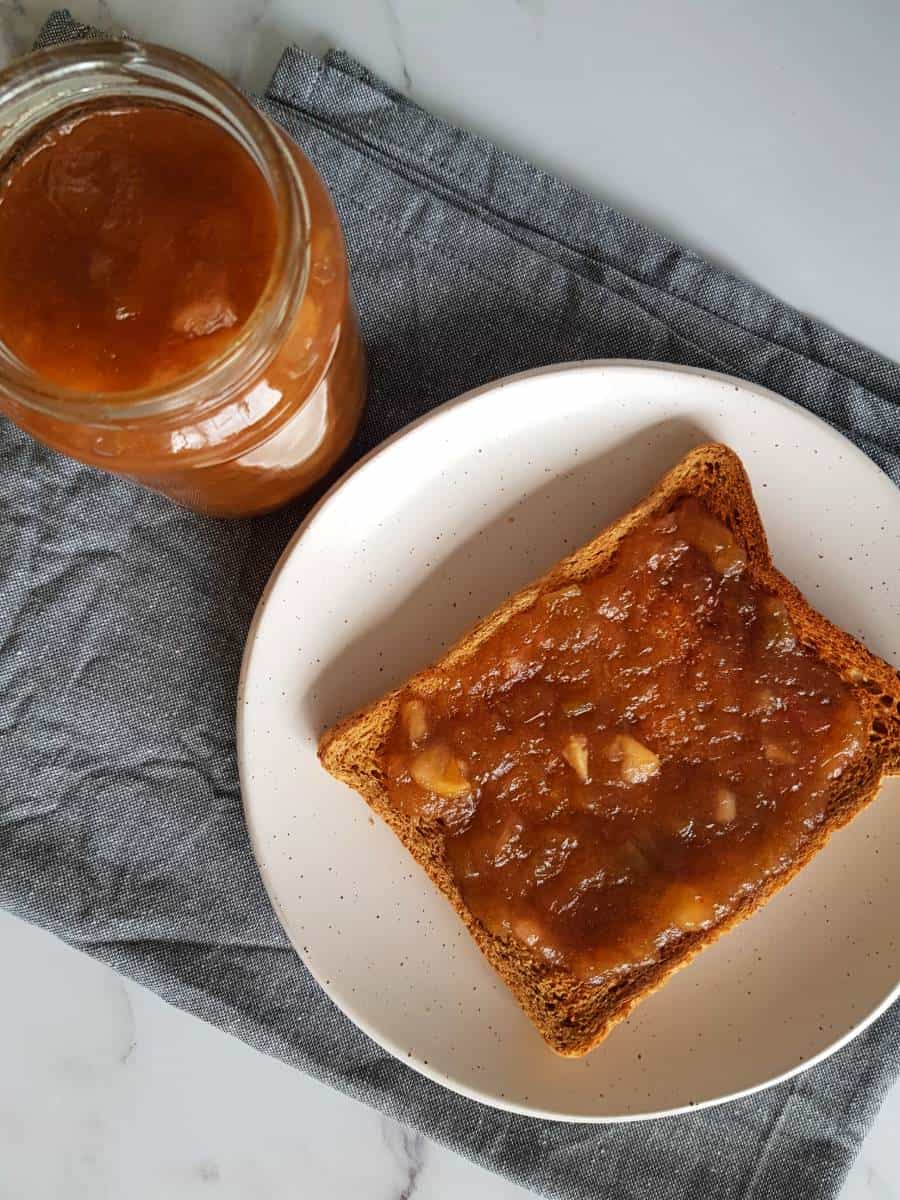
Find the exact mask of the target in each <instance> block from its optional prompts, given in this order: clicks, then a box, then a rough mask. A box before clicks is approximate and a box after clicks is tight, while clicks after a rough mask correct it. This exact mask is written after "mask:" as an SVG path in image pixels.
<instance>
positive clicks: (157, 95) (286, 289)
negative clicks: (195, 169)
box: [0, 38, 310, 427]
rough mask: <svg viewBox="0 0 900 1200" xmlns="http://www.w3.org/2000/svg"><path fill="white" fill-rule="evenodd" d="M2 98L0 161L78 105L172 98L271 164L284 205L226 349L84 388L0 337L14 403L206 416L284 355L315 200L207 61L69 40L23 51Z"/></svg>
mask: <svg viewBox="0 0 900 1200" xmlns="http://www.w3.org/2000/svg"><path fill="white" fill-rule="evenodd" d="M0 96H2V97H3V99H2V101H0V163H2V162H3V161H5V160H6V159H7V157H8V156H9V155H10V154H11V153H12V152H13V151H14V149H15V147H16V146H17V145H18V144H20V142H21V141H22V140H23V138H25V137H28V136H30V135H31V134H32V133H33V132H34V131H35V130H36V129H37V128H39V127H40V125H42V124H46V123H48V122H50V121H54V120H58V119H59V118H60V117H61V116H62V114H63V113H64V112H65V111H66V110H68V109H71V108H72V107H74V106H79V107H80V106H82V105H85V104H90V103H92V102H93V101H100V102H101V103H102V105H103V106H104V107H106V106H111V105H114V104H116V103H121V101H122V100H123V99H125V100H131V101H134V100H138V101H143V102H150V103H152V102H157V103H165V104H167V105H169V106H175V107H180V108H185V109H188V110H189V111H192V112H194V113H195V114H198V115H201V116H205V117H207V118H208V119H212V120H214V121H215V122H216V123H217V124H219V125H220V126H222V127H224V128H225V129H226V130H227V132H229V133H230V134H231V135H232V136H233V137H235V138H236V140H237V141H238V142H239V143H240V144H241V145H242V146H243V148H244V149H245V150H246V151H248V152H249V153H250V155H251V157H252V158H253V159H254V161H255V162H256V165H257V166H258V167H259V169H260V171H261V172H262V174H263V177H264V178H265V181H266V183H267V185H268V187H269V188H270V190H271V191H272V194H273V199H274V201H275V210H276V213H277V235H276V242H275V249H274V252H273V255H272V265H271V268H270V271H269V276H268V278H267V280H266V284H265V286H264V288H263V291H262V294H261V295H260V297H259V299H258V301H257V303H256V306H255V307H254V309H253V311H252V313H251V314H250V316H249V318H248V319H247V321H246V322H245V324H244V325H243V327H242V328H241V330H240V331H239V333H238V334H237V336H236V337H235V338H234V340H233V341H232V342H230V343H229V345H228V346H227V347H226V348H225V349H224V350H223V351H221V352H220V354H218V355H216V356H214V357H212V358H210V359H208V360H207V361H205V362H203V363H201V364H200V365H199V366H197V367H194V368H193V369H192V370H191V371H187V372H185V373H184V374H183V375H179V376H177V377H176V378H175V379H172V380H168V381H167V382H166V383H164V384H162V385H155V386H149V387H144V388H136V389H132V390H128V391H115V392H84V391H78V390H76V389H73V388H66V387H63V386H60V385H57V384H55V383H53V382H52V381H48V380H46V379H44V378H43V377H41V376H40V375H38V374H37V373H36V372H34V371H32V370H31V369H30V368H29V367H28V366H27V365H25V364H24V363H21V362H20V361H19V360H18V359H16V358H14V357H13V356H12V355H11V354H10V353H9V351H8V350H7V348H6V347H5V346H4V345H3V343H2V341H0V390H2V391H3V392H5V393H6V394H7V395H8V397H9V398H10V399H11V400H12V401H13V403H14V404H21V405H24V406H26V407H27V408H30V409H35V410H37V411H39V412H42V413H44V414H45V415H48V416H51V417H53V418H54V419H56V420H65V421H69V422H77V423H79V424H88V425H91V426H106V427H117V426H119V425H121V424H125V423H129V424H130V423H134V422H136V421H141V420H142V419H146V418H155V419H159V418H160V417H163V418H167V417H173V418H174V417H176V416H177V415H178V414H179V413H182V412H184V411H185V410H190V412H191V413H192V414H196V413H199V412H206V411H208V410H209V409H211V408H213V407H218V406H219V405H221V404H227V403H228V402H229V400H230V399H232V398H233V397H234V396H235V395H238V394H240V392H241V391H242V390H244V389H246V387H247V386H248V385H249V383H250V382H251V380H253V379H254V378H255V377H257V376H258V375H259V373H260V372H261V371H262V370H264V369H265V366H266V364H267V363H268V361H269V360H270V359H271V358H272V357H273V355H274V354H275V352H276V350H277V347H278V345H279V343H280V341H281V340H282V338H283V336H284V335H285V334H286V333H287V331H288V330H289V329H290V327H291V325H292V323H293V320H294V318H295V316H296V313H297V311H298V309H299V307H300V305H301V303H302V301H303V297H304V295H305V293H306V285H307V278H308V273H309V254H310V247H309V221H310V218H309V204H308V200H307V196H306V191H305V188H304V186H303V181H302V179H301V178H300V174H299V172H298V170H297V168H296V166H295V164H294V161H293V156H292V155H291V154H290V152H289V150H288V148H287V146H286V144H285V141H284V137H283V135H282V134H281V133H280V132H279V131H278V130H277V129H276V127H275V126H273V125H272V124H271V123H270V122H269V121H268V120H267V119H266V118H265V117H264V116H263V115H262V114H261V113H259V112H258V111H257V110H256V109H255V108H254V107H253V105H252V104H250V102H249V101H248V100H247V99H246V98H245V97H244V96H243V95H242V94H241V92H240V91H238V89H237V88H236V87H234V86H233V85H232V84H230V83H229V82H228V81H227V80H225V79H223V78H222V76H221V75H219V74H218V73H217V72H215V71H213V70H212V69H211V68H210V67H207V66H206V65H205V64H203V63H201V62H198V61H197V60H196V59H194V58H191V57H190V56H189V55H186V54H181V53H180V52H178V51H175V50H170V49H169V48H168V47H165V46H159V45H156V44H154V43H149V42H137V41H133V40H132V39H129V38H122V39H120V40H115V41H112V40H111V41H90V40H87V41H78V42H69V43H66V44H65V45H62V46H52V47H49V48H47V49H44V50H38V51H36V52H34V53H33V54H29V55H26V56H25V57H23V58H20V59H18V60H16V61H14V62H13V63H11V64H10V65H9V66H7V67H6V68H5V69H4V70H2V71H0ZM17 110H20V115H19V116H18V118H17V115H16V114H17ZM8 114H9V115H8Z"/></svg>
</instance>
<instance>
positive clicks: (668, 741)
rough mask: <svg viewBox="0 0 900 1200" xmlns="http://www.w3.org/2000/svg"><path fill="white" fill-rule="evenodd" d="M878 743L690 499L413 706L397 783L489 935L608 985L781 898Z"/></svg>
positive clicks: (393, 782) (400, 744)
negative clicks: (686, 940) (426, 823)
mask: <svg viewBox="0 0 900 1200" xmlns="http://www.w3.org/2000/svg"><path fill="white" fill-rule="evenodd" d="M863 740H864V729H863V721H862V714H861V711H860V709H859V706H858V704H857V702H856V700H855V699H854V697H853V695H852V692H851V690H850V689H849V688H848V687H847V686H846V685H845V684H844V683H843V681H842V680H841V679H840V678H839V676H838V675H837V674H836V673H835V672H834V671H833V670H832V669H831V668H829V667H828V666H826V665H825V664H823V663H822V662H821V661H819V660H818V659H817V658H816V657H815V655H814V654H813V653H812V652H811V651H809V650H808V649H806V648H805V647H804V646H803V645H801V644H800V643H799V642H798V640H797V637H796V636H795V632H794V629H793V628H792V624H791V621H790V618H789V616H788V614H787V612H786V610H785V608H784V606H783V604H782V603H781V602H780V601H779V600H778V599H776V598H775V597H773V596H771V595H769V594H767V593H766V592H765V591H763V590H762V589H761V588H760V587H758V586H757V585H756V584H754V582H753V580H752V579H751V578H750V576H749V573H748V572H747V570H746V563H745V560H744V556H743V554H742V551H741V549H740V547H739V546H738V545H737V543H736V542H735V540H734V538H733V537H732V535H731V533H730V532H729V530H728V529H727V528H726V527H725V526H724V525H723V524H722V523H721V522H720V521H718V520H717V519H716V518H714V517H713V516H712V515H711V514H710V513H709V511H707V510H706V508H705V507H704V506H703V505H702V504H701V503H699V502H698V501H696V500H693V499H690V500H684V501H682V502H680V503H679V504H677V505H676V506H675V507H674V508H673V510H672V511H671V512H670V513H668V514H667V515H665V516H662V517H660V518H657V519H655V520H653V521H652V522H650V523H648V524H647V525H646V526H644V527H643V528H641V529H639V530H637V531H635V532H634V533H632V534H630V535H629V536H627V537H626V538H625V539H624V541H623V542H622V544H621V545H620V548H619V552H618V554H617V556H616V558H615V560H614V563H613V565H612V567H611V569H609V570H608V571H607V572H606V573H604V574H602V575H600V576H599V577H596V578H592V579H589V580H586V581H585V582H583V583H580V584H573V585H572V586H570V587H564V588H561V589H559V590H558V591H556V592H555V593H554V594H552V595H545V596H544V597H542V598H541V599H539V600H538V601H537V602H536V604H535V605H534V606H533V607H532V608H530V609H528V610H527V611H524V612H522V613H519V614H518V615H516V616H514V617H513V618H512V619H511V620H510V621H509V622H508V623H507V624H506V625H504V626H503V627H502V629H500V630H499V631H498V632H497V633H496V634H495V635H494V636H493V637H491V638H489V639H488V640H487V641H486V642H485V643H484V644H483V645H482V646H481V647H479V649H478V650H477V651H476V653H475V655H474V657H473V658H472V659H471V660H470V661H468V662H467V663H465V664H463V665H461V666H460V667H459V669H458V670H456V671H454V672H453V673H452V674H449V675H448V676H447V678H446V681H445V686H444V687H443V688H442V689H441V690H439V691H438V692H437V693H436V694H434V695H429V696H428V697H427V698H424V697H420V696H417V695H414V694H413V693H411V692H410V693H408V694H407V695H406V696H405V697H404V698H403V702H402V704H401V708H400V715H399V718H398V720H397V723H396V727H395V728H394V730H393V731H392V734H391V738H390V744H389V750H388V757H387V769H388V788H389V792H390V795H391V800H392V802H393V803H394V804H395V805H396V806H397V807H398V808H400V809H402V810H403V811H404V812H406V813H408V814H410V815H413V816H416V817H423V818H427V819H430V820H434V821H438V822H440V823H442V825H443V827H444V829H445V833H446V857H447V862H448V864H449V867H450V869H451V871H452V873H453V876H454V878H455V879H456V882H457V883H458V885H459V887H460V890H461V892H462V895H463V897H464V899H465V902H466V904H467V905H468V907H469V908H470V909H471V911H472V912H473V913H474V914H475V915H476V916H477V917H478V918H479V919H480V920H481V921H482V922H483V923H484V925H485V926H487V928H489V929H490V930H492V931H494V932H496V933H499V934H507V935H511V936H514V937H516V938H519V939H520V940H521V941H522V942H523V943H524V944H525V945H527V946H529V947H531V948H532V949H533V951H534V952H535V953H536V954H538V955H540V956H542V957H543V958H544V959H546V960H547V961H549V962H551V963H555V964H560V965H563V966H566V967H568V968H569V969H571V970H572V971H573V972H574V973H575V974H576V975H578V976H579V977H580V978H582V979H583V980H585V981H589V982H598V983H599V982H606V981H609V980H610V979H612V978H614V977H615V973H616V972H617V971H620V970H624V969H627V968H631V967H634V966H636V965H640V964H645V963H651V962H653V961H654V960H656V959H657V958H659V956H660V955H661V954H662V952H663V951H664V949H665V947H666V945H667V943H668V941H669V940H670V939H672V938H677V937H680V936H682V935H683V934H684V933H685V931H694V930H702V929H705V928H709V927H711V926H712V925H713V924H715V923H716V922H718V921H719V920H721V919H722V918H724V917H726V916H727V915H728V914H729V913H730V912H732V911H733V910H734V908H735V906H736V905H738V904H740V903H741V901H742V900H743V899H745V898H746V897H748V896H750V895H752V894H753V893H754V892H755V891H756V890H758V889H759V888H761V887H762V886H764V884H765V882H766V880H767V878H768V877H769V876H770V875H772V874H773V873H777V872H779V871H780V870H781V869H782V868H783V867H784V865H785V864H786V863H787V862H788V861H789V860H791V859H792V858H793V857H794V856H795V854H796V853H797V851H798V850H799V849H800V848H801V847H802V845H803V843H804V841H805V840H806V839H807V838H808V837H809V835H810V832H811V831H812V830H813V829H815V827H816V826H817V825H818V824H819V823H820V822H821V821H822V820H823V817H824V816H825V813H826V805H827V795H828V790H829V787H830V786H831V785H832V784H833V781H834V780H835V779H836V778H838V777H839V776H840V775H841V774H842V773H843V772H844V771H845V770H846V769H847V767H848V766H849V764H851V763H852V762H853V761H854V759H855V758H856V756H858V755H860V754H861V752H862V749H863Z"/></svg>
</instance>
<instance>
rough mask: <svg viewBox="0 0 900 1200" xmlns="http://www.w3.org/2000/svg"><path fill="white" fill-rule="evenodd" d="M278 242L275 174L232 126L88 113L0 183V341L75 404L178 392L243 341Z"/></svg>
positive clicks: (19, 160)
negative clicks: (187, 378) (178, 383)
mask: <svg viewBox="0 0 900 1200" xmlns="http://www.w3.org/2000/svg"><path fill="white" fill-rule="evenodd" d="M277 233H278V229H277V214H276V212H275V204H274V201H273V197H272V193H271V191H270V190H269V188H268V186H267V184H266V181H265V179H264V177H263V174H262V172H261V171H260V169H259V167H258V166H257V165H256V164H255V163H254V161H253V159H252V158H251V157H250V155H249V154H248V153H247V152H246V151H245V150H244V149H243V148H242V147H241V146H240V145H239V144H238V142H237V141H235V139H234V138H233V137H231V136H230V134H228V133H227V132H226V131H225V130H224V129H222V128H221V126H219V125H215V124H214V123H213V122H212V121H210V120H207V119H206V118H205V117H200V116H197V115H196V114H194V113H191V112H187V111H185V110H184V109H177V108H168V107H163V106H159V105H151V104H145V105H140V106H135V105H132V106H130V107H121V106H109V107H104V108H100V109H93V110H90V109H88V110H85V111H81V112H79V111H78V110H77V109H76V110H74V111H73V112H71V113H70V114H69V115H67V116H66V117H65V118H64V119H63V120H61V121H58V122H56V123H54V124H53V125H52V126H51V128H50V129H48V130H46V131H44V132H42V133H40V134H39V135H38V136H36V137H35V139H34V140H33V142H32V143H31V144H29V145H26V146H23V147H22V148H21V150H20V152H19V153H18V154H17V155H16V156H15V158H13V160H12V161H11V162H10V163H8V164H7V167H6V170H5V171H4V172H3V175H2V177H0V336H2V339H3V341H4V342H5V343H6V345H7V346H8V347H9V349H10V350H11V351H12V353H13V354H15V355H16V356H17V357H18V358H20V359H21V360H22V362H24V363H25V364H26V365H27V366H29V367H30V368H31V369H32V370H33V371H35V372H37V373H38V374H40V375H42V376H43V377H44V378H45V379H47V380H50V381H52V382H54V383H58V384H61V385H62V386H63V387H67V388H71V389H73V390H74V391H79V392H118V391H130V390H132V389H137V388H144V387H154V386H158V385H160V384H162V383H166V382H168V381H171V380H176V379H177V378H178V377H179V376H181V375H184V374H186V373H187V372H188V371H190V370H191V369H192V368H194V367H197V366H200V365H202V364H203V363H205V362H208V361H209V360H210V359H211V358H215V357H216V356H217V355H219V354H221V353H222V351H223V350H225V349H226V348H227V347H228V346H229V345H230V344H231V343H232V342H233V341H234V339H235V337H236V336H237V334H238V333H239V332H240V330H241V329H242V328H243V327H244V326H245V325H246V323H247V321H248V319H249V318H250V315H251V313H252V312H253V310H254V309H255V308H256V305H257V303H258V302H259V299H260V297H261V295H262V293H263V289H264V288H265V285H266V280H267V279H268V277H269V273H270V272H271V269H272V261H273V257H274V253H275V244H276V241H277Z"/></svg>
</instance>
